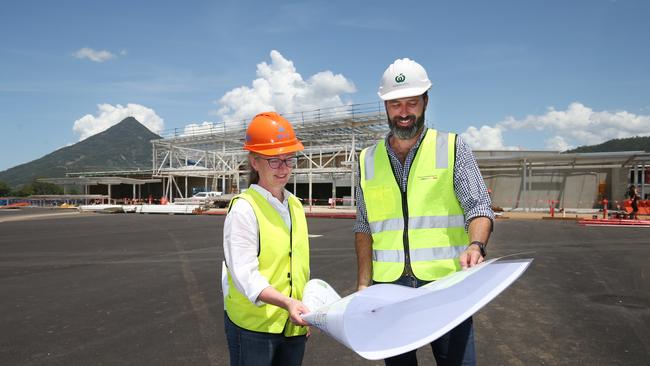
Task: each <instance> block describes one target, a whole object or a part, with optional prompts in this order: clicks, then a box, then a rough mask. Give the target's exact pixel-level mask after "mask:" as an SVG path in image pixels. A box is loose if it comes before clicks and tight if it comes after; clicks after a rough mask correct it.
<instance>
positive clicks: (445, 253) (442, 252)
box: [411, 245, 467, 262]
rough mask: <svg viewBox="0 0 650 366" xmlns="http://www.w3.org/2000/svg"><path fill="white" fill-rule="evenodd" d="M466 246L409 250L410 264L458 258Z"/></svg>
mask: <svg viewBox="0 0 650 366" xmlns="http://www.w3.org/2000/svg"><path fill="white" fill-rule="evenodd" d="M466 248H467V246H465V245H461V246H458V247H440V248H420V249H412V250H411V262H427V261H435V260H440V259H454V258H458V257H460V253H462V252H463V251H464V250H465V249H466Z"/></svg>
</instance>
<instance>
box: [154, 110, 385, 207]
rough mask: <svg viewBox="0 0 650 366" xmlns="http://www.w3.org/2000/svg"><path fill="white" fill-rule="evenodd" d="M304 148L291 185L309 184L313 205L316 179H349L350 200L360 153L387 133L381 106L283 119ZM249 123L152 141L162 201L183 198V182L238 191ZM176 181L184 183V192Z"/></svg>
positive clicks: (186, 131)
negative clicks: (197, 181) (328, 176)
mask: <svg viewBox="0 0 650 366" xmlns="http://www.w3.org/2000/svg"><path fill="white" fill-rule="evenodd" d="M283 116H284V117H285V118H286V119H288V120H289V121H290V122H291V123H292V126H293V127H294V130H295V131H296V135H297V136H298V138H299V139H300V140H301V141H302V143H303V144H304V145H305V150H304V151H301V152H299V154H298V157H299V163H298V166H297V167H296V169H294V177H293V184H294V191H295V184H297V183H298V182H300V183H308V184H309V197H308V198H307V199H308V200H309V202H311V201H312V182H313V178H314V176H322V175H324V174H331V175H332V176H334V175H337V176H342V177H344V178H343V179H349V181H350V186H351V187H352V188H351V189H352V197H354V187H355V185H356V184H355V182H354V180H355V179H356V174H355V172H356V168H357V167H356V165H357V164H356V162H357V160H358V154H359V153H360V151H361V149H363V148H364V147H366V146H369V145H371V144H373V143H375V142H376V141H377V140H379V139H381V138H383V137H384V136H385V134H386V133H387V131H388V126H387V124H386V116H385V112H384V108H383V104H382V103H381V102H377V103H366V104H351V105H346V106H340V107H333V108H323V109H317V110H313V111H303V112H297V113H288V114H283ZM248 123H249V121H232V122H229V121H226V122H221V123H219V124H217V125H211V126H196V127H194V128H186V129H184V130H183V131H179V130H174V131H173V132H172V133H170V134H168V135H167V136H164V138H163V139H160V140H154V141H152V145H153V157H152V158H153V174H152V175H153V177H154V178H161V179H162V180H163V187H164V188H163V191H164V195H165V197H167V198H168V199H170V200H171V199H172V197H181V198H186V197H187V196H188V193H189V192H187V179H188V178H189V177H193V178H203V179H205V185H206V188H207V187H208V182H209V181H211V184H210V187H209V188H210V189H211V190H217V186H218V182H219V181H221V187H222V189H224V190H226V189H225V187H229V188H230V189H229V191H230V192H231V193H236V192H239V191H240V188H241V187H240V185H241V184H242V176H244V175H246V174H247V173H248V168H247V155H248V153H247V152H245V151H243V150H242V146H243V145H244V137H245V131H246V129H247V127H248ZM179 179H185V180H186V182H185V183H186V184H185V185H184V187H185V190H182V189H181V188H180V185H179V184H178V180H179Z"/></svg>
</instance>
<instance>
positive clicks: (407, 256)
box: [402, 187, 413, 275]
mask: <svg viewBox="0 0 650 366" xmlns="http://www.w3.org/2000/svg"><path fill="white" fill-rule="evenodd" d="M406 189H407V190H408V187H407V188H406ZM402 215H403V216H404V233H403V235H402V241H403V243H404V274H405V275H413V270H411V253H410V252H409V205H408V198H407V195H406V191H404V192H402Z"/></svg>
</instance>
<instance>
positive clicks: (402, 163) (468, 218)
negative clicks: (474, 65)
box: [354, 58, 494, 365]
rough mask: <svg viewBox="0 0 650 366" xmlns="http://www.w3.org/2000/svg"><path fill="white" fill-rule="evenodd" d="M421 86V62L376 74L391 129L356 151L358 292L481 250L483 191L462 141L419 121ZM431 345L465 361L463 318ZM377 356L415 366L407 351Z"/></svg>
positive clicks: (487, 221) (467, 332)
mask: <svg viewBox="0 0 650 366" xmlns="http://www.w3.org/2000/svg"><path fill="white" fill-rule="evenodd" d="M430 87H431V81H429V77H428V76H427V72H426V71H425V70H424V68H423V67H422V66H421V65H420V64H418V63H417V62H415V61H412V60H410V59H407V58H405V59H399V60H396V61H395V62H394V63H393V64H391V65H390V66H389V67H388V68H387V69H386V71H385V72H384V75H383V77H382V79H381V84H380V87H379V93H378V94H379V97H380V98H381V99H382V100H383V101H384V106H385V108H386V115H387V117H388V125H389V126H390V132H389V133H388V135H387V136H386V137H385V139H384V140H382V141H380V142H378V143H377V144H376V145H374V146H371V147H368V148H366V149H364V150H363V151H362V152H361V155H360V157H359V180H358V182H359V184H358V187H357V197H356V198H357V221H356V223H355V226H354V232H355V245H356V251H357V262H358V278H357V280H358V284H357V285H358V290H363V289H364V288H366V287H367V286H370V285H372V284H373V283H393V284H399V285H403V286H409V287H420V286H422V285H425V284H427V283H429V282H431V281H435V280H437V279H439V278H441V277H444V276H446V275H447V274H450V273H452V272H455V271H458V270H461V269H463V268H467V267H472V266H474V265H476V264H478V263H481V262H482V261H483V259H484V258H485V256H486V248H485V246H486V244H487V242H488V238H489V236H490V232H491V231H492V221H493V220H494V214H493V212H492V210H491V203H490V197H489V195H488V192H487V189H486V187H485V183H484V182H483V178H482V176H481V174H480V172H479V169H478V166H477V164H476V160H475V158H474V156H473V155H472V151H471V149H470V148H469V147H468V146H467V145H466V144H465V143H464V142H463V140H461V139H460V138H459V137H458V136H457V135H456V134H453V133H446V132H440V131H436V130H433V129H428V128H426V127H425V126H424V115H425V111H426V107H427V103H428V101H429V97H428V90H429V88H430ZM431 347H432V349H433V354H434V357H435V359H436V362H437V364H438V365H474V364H475V363H476V357H475V351H474V336H473V327H472V318H469V319H467V320H466V321H465V322H463V323H461V324H460V325H458V326H457V327H456V328H454V329H453V330H451V331H450V332H449V333H447V334H446V335H444V336H442V337H441V338H439V339H437V340H436V341H434V342H433V343H431ZM385 362H386V365H417V357H416V351H415V350H414V351H411V352H408V353H405V354H402V355H399V356H396V357H392V358H389V359H386V360H385Z"/></svg>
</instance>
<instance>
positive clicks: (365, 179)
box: [359, 129, 469, 282]
mask: <svg viewBox="0 0 650 366" xmlns="http://www.w3.org/2000/svg"><path fill="white" fill-rule="evenodd" d="M423 133H425V134H426V135H425V136H424V138H423V140H422V142H421V143H420V146H419V148H418V151H417V153H416V155H415V159H414V161H413V163H412V165H411V168H410V171H409V177H408V181H407V189H406V193H405V194H402V192H401V190H400V188H399V184H398V182H397V181H396V178H395V175H394V174H393V170H392V168H391V164H390V160H389V157H388V152H387V151H386V144H385V142H384V140H382V141H380V142H379V143H378V144H376V145H374V146H371V147H368V148H366V149H364V150H363V151H362V152H361V155H360V157H359V163H360V169H361V182H360V184H361V189H362V191H363V197H364V202H365V205H366V212H367V215H368V222H369V224H370V231H371V233H372V239H373V244H372V270H373V276H372V278H373V280H375V281H378V282H392V281H395V280H396V279H398V278H399V277H400V276H401V275H402V273H403V272H404V266H405V263H406V262H407V261H408V262H409V263H410V265H411V269H412V271H413V275H415V276H416V277H417V278H419V279H421V280H426V281H433V280H436V279H439V278H441V277H444V276H446V275H447V274H449V273H452V272H455V271H458V270H459V269H460V268H461V267H460V262H459V260H458V257H459V256H460V254H461V253H462V252H463V251H464V250H465V248H467V245H468V244H469V237H468V235H467V232H466V231H465V218H464V215H463V208H462V207H461V206H460V203H459V202H458V199H457V198H456V194H455V192H454V161H455V142H456V135H455V134H453V133H439V132H438V131H436V130H433V129H427V130H425V131H424V132H423Z"/></svg>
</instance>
